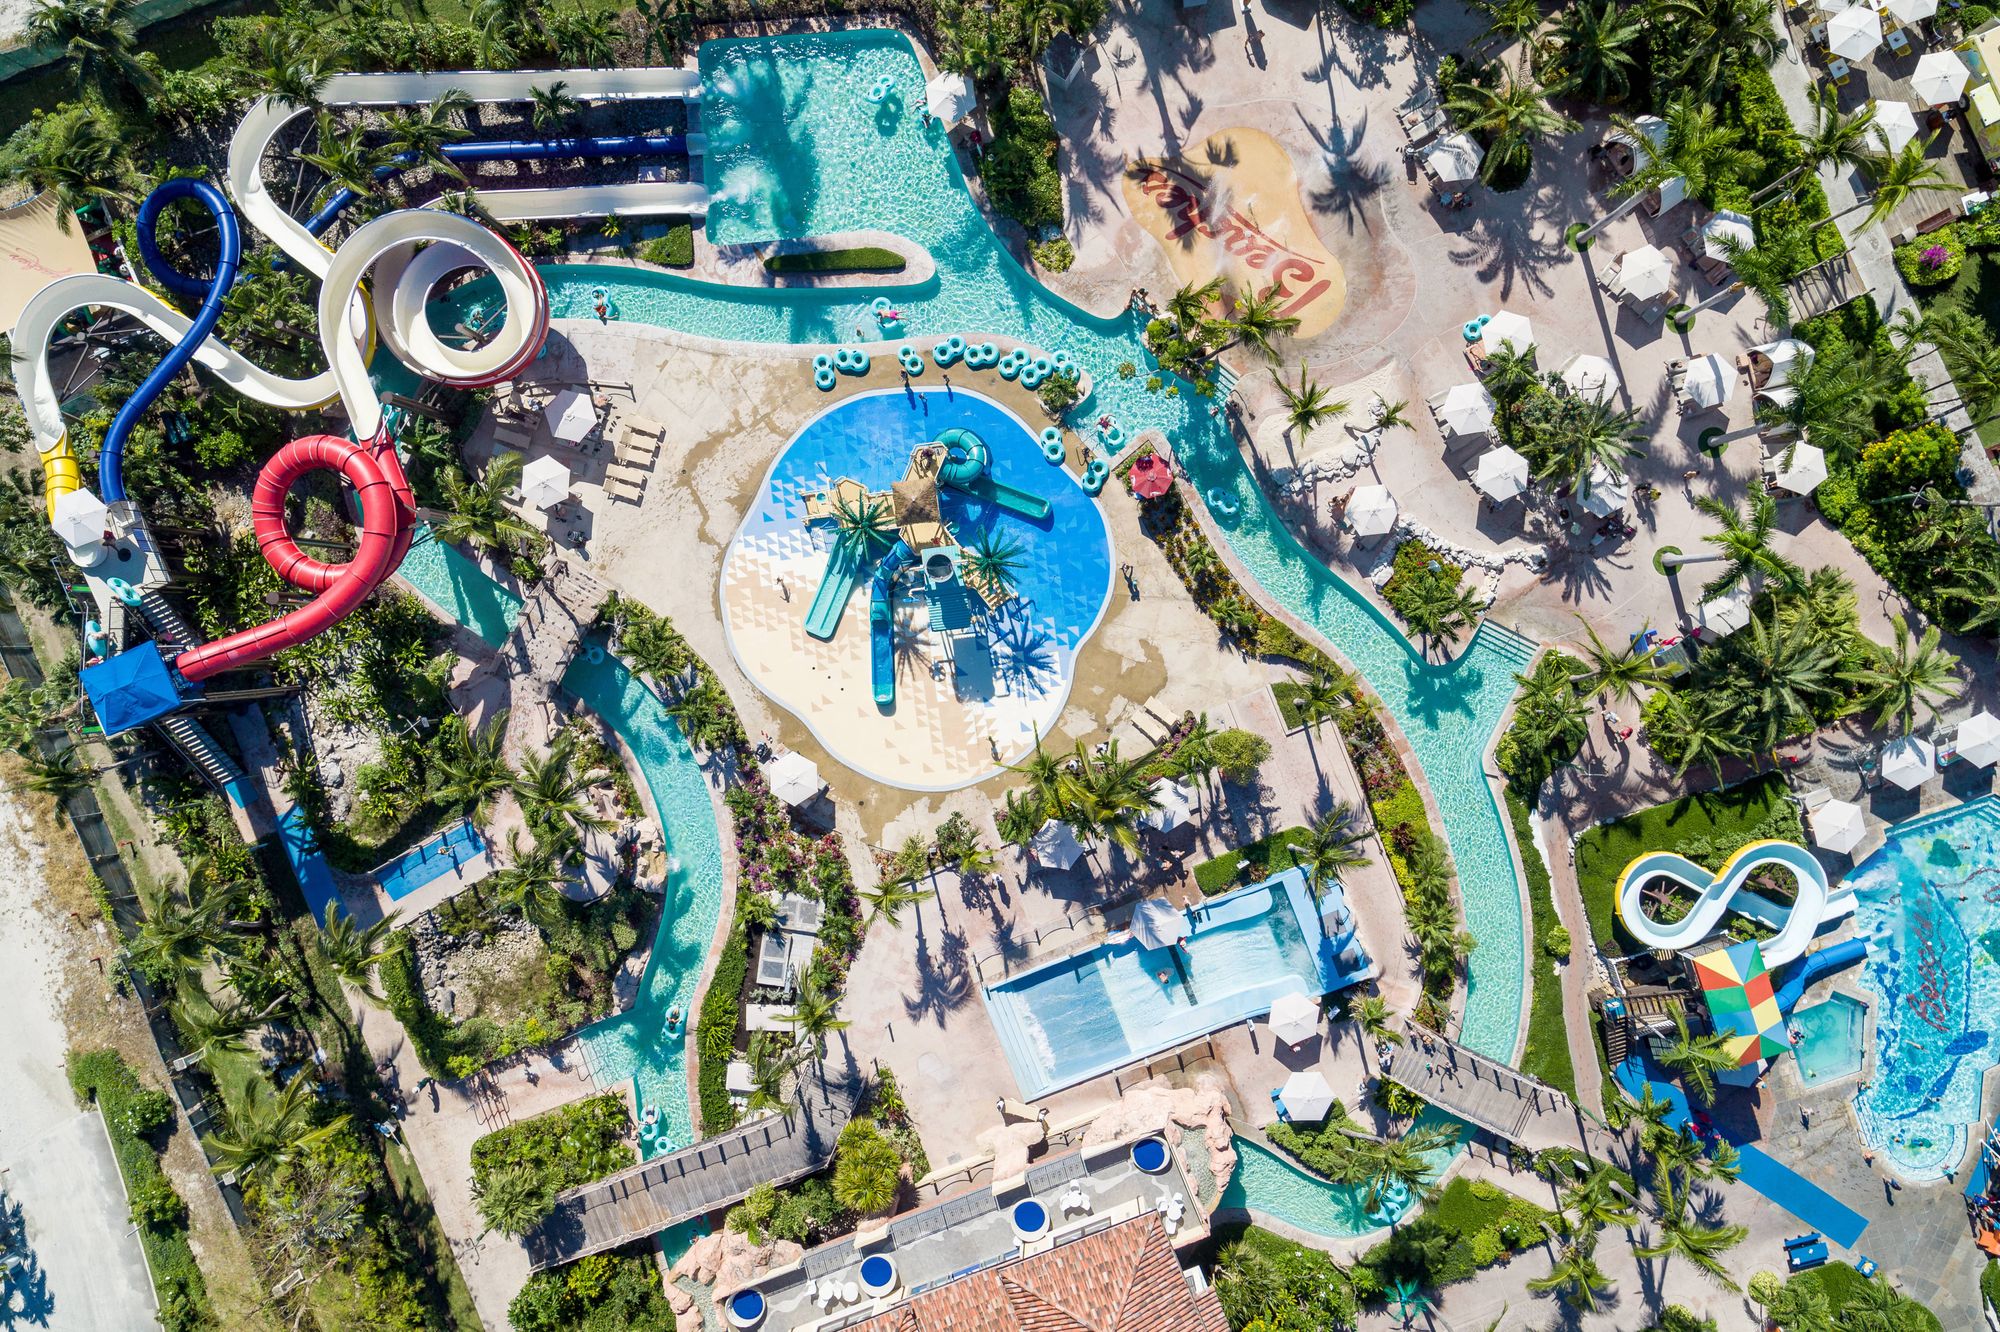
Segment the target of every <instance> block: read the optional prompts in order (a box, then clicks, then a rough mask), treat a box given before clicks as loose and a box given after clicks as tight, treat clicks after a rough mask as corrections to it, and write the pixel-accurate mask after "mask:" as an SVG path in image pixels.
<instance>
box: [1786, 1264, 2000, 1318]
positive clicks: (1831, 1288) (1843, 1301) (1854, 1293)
mask: <svg viewBox="0 0 2000 1332" xmlns="http://www.w3.org/2000/svg"><path fill="white" fill-rule="evenodd" d="M1875 1280H1876V1281H1886V1280H1887V1278H1886V1277H1880V1276H1878V1277H1876V1278H1875ZM1785 1284H1786V1285H1787V1286H1794V1287H1796V1286H1817V1287H1819V1291H1820V1293H1821V1294H1822V1295H1824V1296H1826V1304H1827V1311H1828V1312H1829V1313H1831V1314H1832V1315H1833V1325H1834V1326H1835V1327H1838V1328H1847V1327H1856V1326H1859V1325H1860V1322H1859V1319H1858V1318H1855V1317H1854V1316H1853V1315H1851V1314H1850V1313H1849V1309H1850V1307H1854V1308H1856V1309H1858V1308H1859V1307H1861V1301H1862V1299H1863V1296H1862V1291H1864V1290H1866V1289H1867V1287H1868V1285H1869V1278H1867V1277H1865V1276H1862V1275H1861V1273H1859V1272H1857V1271H1855V1270H1854V1268H1853V1267H1851V1266H1849V1265H1848V1264H1846V1263H1828V1264H1827V1265H1826V1266H1824V1267H1815V1268H1813V1269H1811V1270H1810V1271H1806V1272H1801V1273H1799V1274H1798V1275H1797V1276H1795V1277H1793V1278H1792V1279H1791V1280H1789V1281H1787V1282H1786V1283H1785ZM1980 1287H1981V1289H1982V1290H1983V1289H1984V1288H1985V1281H1984V1279H1983V1278H1982V1279H1981V1282H1980ZM1868 1326H1870V1327H1879V1328H1882V1329H1884V1332H1943V1324H1941V1323H1939V1322H1938V1317H1937V1315H1936V1314H1934V1313H1932V1312H1931V1311H1930V1310H1929V1309H1926V1308H1925V1307H1924V1306H1923V1305H1921V1304H1919V1303H1917V1302H1916V1301H1915V1300H1913V1299H1911V1298H1910V1297H1909V1296H1907V1295H1903V1294H1900V1293H1898V1294H1897V1295H1896V1298H1895V1301H1894V1303H1893V1304H1892V1305H1891V1306H1890V1309H1889V1317H1888V1320H1887V1321H1886V1322H1877V1323H1870V1324H1868Z"/></svg>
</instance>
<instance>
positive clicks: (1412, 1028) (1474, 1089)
mask: <svg viewBox="0 0 2000 1332" xmlns="http://www.w3.org/2000/svg"><path fill="white" fill-rule="evenodd" d="M1388 1076H1389V1079H1390V1080H1391V1081H1393V1082H1399V1083H1401V1084H1402V1085H1403V1086H1405V1087H1408V1088H1409V1089H1410V1090H1411V1091H1413V1092H1415V1093H1417V1095H1419V1096H1421V1097H1423V1098H1424V1099H1425V1100H1426V1101H1429V1102H1430V1103H1431V1104H1432V1105H1434V1106H1437V1107H1438V1108H1439V1109H1440V1110H1444V1111H1447V1112H1448V1113H1450V1114H1453V1115H1456V1116H1457V1117H1458V1118H1460V1119H1462V1120H1464V1121H1465V1122H1466V1123H1468V1124H1472V1125H1475V1126H1477V1127H1479V1128H1482V1129H1485V1130H1486V1131H1487V1132H1488V1133H1491V1134H1492V1135H1493V1136H1495V1137H1497V1138H1501V1139H1504V1140H1505V1141H1507V1142H1511V1143H1517V1144H1519V1145H1520V1146H1522V1147H1526V1148H1527V1149H1528V1150H1530V1151H1536V1152H1539V1151H1543V1150H1546V1149H1547V1148H1550V1147H1572V1148H1575V1149H1577V1150H1579V1151H1583V1152H1587V1153H1589V1154H1590V1155H1592V1156H1603V1155H1605V1154H1607V1153H1608V1152H1609V1151H1610V1150H1611V1147H1612V1145H1613V1143H1614V1142H1615V1139H1614V1137H1613V1136H1612V1134H1611V1132H1610V1131H1609V1130H1608V1129H1606V1128H1605V1127H1604V1126H1603V1125H1602V1124H1600V1123H1598V1122H1597V1121H1596V1120H1595V1119H1592V1118H1591V1117H1590V1116H1589V1115H1587V1114H1585V1113H1584V1112H1583V1110H1582V1109H1580V1108H1579V1107H1578V1106H1577V1104H1576V1102H1574V1101H1572V1100H1571V1099H1570V1098H1569V1097H1567V1096H1565V1095H1564V1094H1563V1093H1561V1092H1559V1091H1557V1090H1556V1089H1555V1088H1554V1087H1551V1086H1549V1085H1548V1084H1547V1083H1545V1082H1542V1081H1539V1080H1538V1079H1535V1078H1531V1077H1529V1076H1528V1075H1527V1074H1526V1073H1522V1072H1520V1071H1519V1070H1517V1069H1512V1068H1509V1067H1508V1066H1507V1065H1505V1064H1502V1063H1500V1062H1498V1061H1497V1060H1492V1059H1488V1058H1487V1057H1486V1056H1485V1055H1480V1054H1474V1053H1473V1052H1472V1051H1470V1050H1468V1049H1466V1048H1465V1047H1464V1046H1462V1045H1459V1044H1457V1043H1456V1042H1453V1041H1450V1040H1447V1039H1445V1038H1444V1037H1442V1036H1440V1035H1438V1034H1437V1033H1436V1032H1433V1031H1429V1030H1427V1029H1426V1028H1423V1027H1419V1026H1416V1025H1414V1024H1411V1023H1405V1024H1404V1025H1403V1043H1402V1044H1401V1045H1399V1046H1397V1047H1396V1053H1395V1055H1394V1057H1393V1058H1392V1059H1391V1060H1390V1062H1389V1071H1388Z"/></svg>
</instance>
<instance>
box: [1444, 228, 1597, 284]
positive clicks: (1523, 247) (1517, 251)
mask: <svg viewBox="0 0 2000 1332" xmlns="http://www.w3.org/2000/svg"><path fill="white" fill-rule="evenodd" d="M1458 240H1459V242H1460V243H1459V244H1458V245H1457V246H1456V247H1455V248H1454V249H1453V250H1452V254H1451V258H1452V262H1454V263H1457V264H1461V265H1466V266H1476V268H1477V271H1478V274H1479V278H1480V280H1481V281H1482V282H1483V283H1485V284H1486V285H1487V286H1489V287H1497V288H1498V289H1499V296H1500V299H1501V300H1503V301H1504V300H1507V299H1509V298H1510V297H1512V296H1513V294H1514V289H1515V286H1516V284H1519V285H1520V286H1522V287H1525V288H1526V289H1527V290H1528V291H1530V292H1533V293H1534V294H1536V295H1538V296H1553V295H1554V294H1555V288H1554V287H1553V286H1552V285H1550V283H1549V280H1548V279H1547V278H1546V277H1544V276H1543V271H1544V270H1546V269H1548V268H1551V267H1553V266H1554V265H1556V264H1559V263H1562V262H1565V261H1566V260H1568V259H1570V258H1572V257H1573V256H1572V255H1571V254H1570V252H1569V249H1568V247H1567V246H1565V245H1564V244H1563V242H1562V236H1561V235H1560V234H1559V233H1551V234H1540V235H1538V234H1537V232H1536V229H1535V228H1534V227H1533V226H1532V225H1531V224H1530V223H1529V222H1528V221H1527V220H1526V219H1522V220H1520V221H1503V222H1499V223H1497V224H1496V223H1490V222H1488V221H1487V220H1485V219H1484V218H1475V219H1474V220H1473V223H1472V225H1471V226H1469V227H1467V228H1466V229H1465V230H1464V231H1462V232H1459V233H1458Z"/></svg>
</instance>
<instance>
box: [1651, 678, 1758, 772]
mask: <svg viewBox="0 0 2000 1332" xmlns="http://www.w3.org/2000/svg"><path fill="white" fill-rule="evenodd" d="M1740 726H1741V719H1740V718H1738V717H1737V716H1736V715H1735V704H1734V702H1733V701H1732V700H1731V699H1729V698H1728V697H1727V696H1726V695H1703V696H1700V697H1698V698H1697V697H1693V696H1691V695H1690V694H1689V693H1687V692H1685V691H1682V690H1668V691H1667V692H1666V693H1665V694H1664V695H1662V696H1661V703H1660V705H1659V706H1658V707H1657V708H1656V709H1653V710H1652V711H1651V712H1650V713H1649V715H1648V716H1647V718H1646V739H1647V741H1648V743H1650V744H1651V745H1652V746H1653V748H1654V749H1655V750H1658V751H1660V752H1662V753H1675V754H1679V755H1680V761H1679V762H1678V763H1676V764H1675V765H1674V776H1676V777H1680V776H1683V775H1685V774H1686V772H1687V770H1688V769H1689V768H1692V767H1693V766H1694V765H1695V764H1697V763H1702V764H1706V765H1707V766H1708V770H1709V771H1710V772H1712V773H1714V774H1715V782H1716V785H1717V786H1720V785H1721V784H1722V762H1723V760H1724V759H1732V758H1742V757H1743V756H1744V755H1746V754H1748V753H1749V752H1750V746H1749V744H1748V743H1747V742H1746V741H1745V740H1744V739H1743V736H1742V734H1741V733H1740V731H1739V729H1738V728H1739V727H1740Z"/></svg>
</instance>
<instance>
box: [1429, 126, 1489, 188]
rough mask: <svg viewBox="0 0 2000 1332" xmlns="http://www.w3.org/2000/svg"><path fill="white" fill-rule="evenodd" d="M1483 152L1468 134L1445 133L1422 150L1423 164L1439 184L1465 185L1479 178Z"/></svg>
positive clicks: (1483, 157) (1484, 156)
mask: <svg viewBox="0 0 2000 1332" xmlns="http://www.w3.org/2000/svg"><path fill="white" fill-rule="evenodd" d="M1485 160H1486V154H1485V152H1484V151H1483V150H1482V149H1481V148H1480V146H1479V145H1478V144H1476V143H1474V142H1473V141H1472V136H1471V135H1469V134H1447V135H1445V136H1444V137H1443V138H1441V139H1439V140H1438V141H1437V142H1436V143H1434V144H1432V145H1431V146H1430V147H1429V148H1426V149H1425V150H1424V165H1425V166H1426V167H1427V168H1429V169H1430V173H1431V174H1432V175H1433V176H1435V177H1437V179H1438V183H1439V184H1441V185H1465V184H1469V183H1471V182H1472V181H1475V180H1477V179H1479V164H1480V163H1481V162H1483V161H1485Z"/></svg>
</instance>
